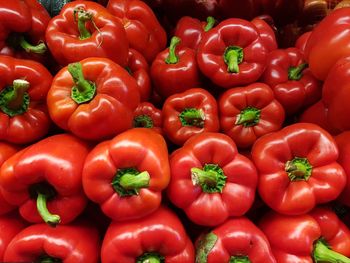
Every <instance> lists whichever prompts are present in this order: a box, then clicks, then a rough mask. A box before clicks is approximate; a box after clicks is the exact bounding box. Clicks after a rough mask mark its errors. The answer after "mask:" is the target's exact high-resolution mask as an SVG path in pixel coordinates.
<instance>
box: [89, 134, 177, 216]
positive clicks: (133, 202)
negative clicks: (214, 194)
mask: <svg viewBox="0 0 350 263" xmlns="http://www.w3.org/2000/svg"><path fill="white" fill-rule="evenodd" d="M169 180H170V168H169V161H168V149H167V145H166V143H165V140H164V138H163V137H162V136H161V135H160V134H158V133H156V132H155V131H152V130H151V129H146V128H134V129H130V130H128V131H126V132H123V133H121V134H119V135H117V136H116V137H114V138H113V139H112V140H110V141H105V142H102V143H100V144H98V145H97V146H96V147H95V148H94V149H93V150H92V151H91V152H90V154H89V155H88V157H87V159H86V161H85V164H84V171H83V187H84V191H85V193H86V195H87V196H88V197H89V198H90V199H91V200H92V201H93V202H96V203H99V204H100V206H101V209H102V211H103V212H104V213H105V214H106V215H107V216H109V217H110V218H112V219H113V220H116V221H122V220H129V219H135V218H141V217H143V216H145V215H148V214H151V213H152V212H154V211H155V210H157V208H158V207H159V205H160V203H161V200H162V190H164V189H165V188H166V187H167V185H168V183H169Z"/></svg>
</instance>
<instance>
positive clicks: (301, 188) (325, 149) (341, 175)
mask: <svg viewBox="0 0 350 263" xmlns="http://www.w3.org/2000/svg"><path fill="white" fill-rule="evenodd" d="M252 157H253V161H254V163H255V166H256V168H257V169H258V173H259V185H258V190H259V193H260V196H261V198H262V199H263V200H264V202H265V203H266V204H267V205H268V206H270V207H271V208H272V209H274V210H276V211H277V212H279V213H283V214H287V215H297V214H303V213H307V212H308V211H310V210H311V209H313V208H314V207H315V206H316V205H317V204H321V203H326V202H329V201H332V200H335V199H336V198H337V197H338V196H339V194H340V193H341V192H342V190H343V189H344V187H345V184H346V174H345V172H344V170H343V168H342V167H341V166H340V164H339V163H337V158H338V148H337V145H336V143H335V141H334V139H333V138H332V136H331V135H330V134H329V133H328V132H326V131H325V130H323V129H322V128H320V127H319V126H317V125H314V124H309V123H297V124H292V125H289V126H287V127H285V128H283V129H282V130H280V131H277V132H273V133H270V134H267V135H265V136H263V137H261V138H259V139H258V140H257V141H256V143H255V144H254V145H253V149H252Z"/></svg>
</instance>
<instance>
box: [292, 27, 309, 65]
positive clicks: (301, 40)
mask: <svg viewBox="0 0 350 263" xmlns="http://www.w3.org/2000/svg"><path fill="white" fill-rule="evenodd" d="M311 33H312V31H308V32H305V33H304V34H302V35H301V36H299V37H298V39H297V41H296V42H295V47H296V48H298V49H299V50H300V51H301V53H303V54H305V49H306V44H307V41H308V40H309V38H310V35H311ZM304 59H306V58H305V57H304Z"/></svg>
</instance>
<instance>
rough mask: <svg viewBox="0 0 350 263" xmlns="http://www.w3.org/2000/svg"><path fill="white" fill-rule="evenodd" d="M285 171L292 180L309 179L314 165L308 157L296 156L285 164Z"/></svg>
mask: <svg viewBox="0 0 350 263" xmlns="http://www.w3.org/2000/svg"><path fill="white" fill-rule="evenodd" d="M285 171H286V172H287V174H288V177H289V179H290V180H291V181H307V180H308V179H309V178H310V176H311V173H312V166H311V164H310V163H309V161H308V160H307V159H306V158H299V157H295V158H294V159H293V160H291V161H288V162H287V163H286V165H285Z"/></svg>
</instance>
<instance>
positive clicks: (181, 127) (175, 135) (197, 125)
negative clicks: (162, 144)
mask: <svg viewBox="0 0 350 263" xmlns="http://www.w3.org/2000/svg"><path fill="white" fill-rule="evenodd" d="M162 114H163V131H164V134H165V135H166V136H167V137H168V138H169V140H170V141H172V142H173V143H175V144H177V145H183V144H184V143H185V141H187V140H188V139H189V138H190V137H191V136H193V135H195V134H199V133H203V132H217V131H219V126H220V125H219V116H218V107H217V103H216V100H215V98H214V97H213V96H212V95H211V94H210V93H209V92H208V91H206V90H204V89H200V88H195V89H189V90H187V91H185V92H182V93H178V94H174V95H172V96H170V97H169V98H167V99H166V101H165V102H164V105H163V109H162Z"/></svg>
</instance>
